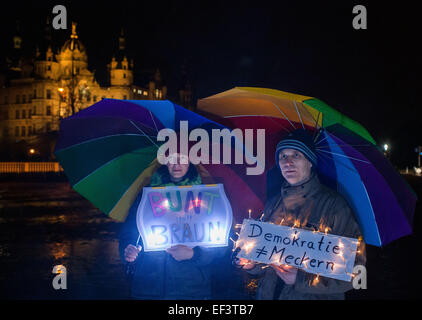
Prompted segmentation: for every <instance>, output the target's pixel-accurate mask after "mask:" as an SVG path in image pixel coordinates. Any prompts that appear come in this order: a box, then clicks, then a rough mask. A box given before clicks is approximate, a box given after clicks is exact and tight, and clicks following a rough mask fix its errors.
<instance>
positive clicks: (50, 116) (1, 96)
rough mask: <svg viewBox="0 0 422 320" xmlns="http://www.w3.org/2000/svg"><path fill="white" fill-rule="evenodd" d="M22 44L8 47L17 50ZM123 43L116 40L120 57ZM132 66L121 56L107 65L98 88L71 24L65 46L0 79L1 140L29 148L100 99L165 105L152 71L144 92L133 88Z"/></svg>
mask: <svg viewBox="0 0 422 320" xmlns="http://www.w3.org/2000/svg"><path fill="white" fill-rule="evenodd" d="M21 42H22V39H21V38H20V37H19V36H15V37H14V39H13V45H14V48H15V49H20V46H21ZM124 49H125V38H124V36H123V34H121V35H120V37H119V50H120V51H119V52H121V53H122V52H124ZM133 67H134V64H133V60H130V61H129V60H128V58H127V57H126V56H125V55H122V54H120V55H119V56H118V57H117V58H116V57H113V58H112V59H111V62H110V64H108V65H107V68H108V72H109V79H110V81H109V84H110V85H109V86H107V87H102V86H100V85H99V83H98V82H97V80H96V79H95V77H94V74H93V72H91V71H89V70H88V56H87V53H86V49H85V47H84V45H83V44H82V43H81V41H80V40H79V39H78V35H77V32H76V24H74V23H73V24H72V33H71V35H70V39H68V40H67V41H66V42H65V43H64V45H63V46H62V47H61V48H60V49H59V50H58V52H56V53H54V52H53V50H52V49H51V46H48V47H47V48H46V50H45V51H44V52H40V51H39V50H37V51H36V54H35V58H34V59H32V60H31V61H30V63H25V61H19V63H16V64H14V65H12V66H11V67H10V68H9V69H11V70H12V71H13V72H14V74H15V75H16V74H17V75H18V76H17V77H16V76H15V77H14V78H13V79H10V80H9V81H8V83H6V82H5V81H4V78H2V79H0V139H3V140H7V141H10V142H18V141H22V140H24V141H25V142H28V143H31V142H34V141H35V140H36V136H37V135H40V134H43V133H48V132H54V131H57V130H58V129H59V123H60V119H62V118H65V117H68V116H70V115H72V114H74V113H75V112H78V111H79V110H82V109H85V108H87V107H89V106H91V105H92V104H94V103H95V102H97V101H100V100H101V99H104V98H112V99H128V100H151V99H154V100H161V99H166V96H167V87H166V86H165V85H162V84H161V79H160V74H159V71H158V70H157V71H156V73H155V75H154V77H153V79H151V80H150V81H149V83H147V84H146V85H145V87H140V86H136V85H134V84H133ZM1 82H3V83H1Z"/></svg>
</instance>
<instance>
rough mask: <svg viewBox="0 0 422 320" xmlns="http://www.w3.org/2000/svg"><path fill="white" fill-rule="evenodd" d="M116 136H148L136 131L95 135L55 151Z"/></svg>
mask: <svg viewBox="0 0 422 320" xmlns="http://www.w3.org/2000/svg"><path fill="white" fill-rule="evenodd" d="M118 136H140V137H143V136H146V137H148V136H147V135H146V134H138V133H119V134H112V135H108V136H101V137H97V138H94V139H90V140H85V141H82V142H79V143H75V144H72V145H70V146H68V147H66V148H61V149H59V150H57V151H63V150H67V149H70V148H74V147H77V146H80V145H83V144H85V143H90V142H93V141H95V140H100V139H104V138H110V137H118ZM151 137H154V136H151Z"/></svg>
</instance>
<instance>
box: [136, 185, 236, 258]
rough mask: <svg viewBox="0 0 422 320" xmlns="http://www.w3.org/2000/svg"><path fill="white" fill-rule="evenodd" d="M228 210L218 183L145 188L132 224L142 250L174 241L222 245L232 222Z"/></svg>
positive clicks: (196, 244)
mask: <svg viewBox="0 0 422 320" xmlns="http://www.w3.org/2000/svg"><path fill="white" fill-rule="evenodd" d="M232 218H233V217H232V209H231V206H230V203H229V201H228V199H227V197H226V194H225V193H224V188H223V185H222V184H214V185H193V186H172V187H152V188H150V187H146V188H144V189H143V194H142V199H141V202H140V204H139V207H138V211H137V216H136V224H137V226H138V230H139V232H140V234H141V237H142V240H143V244H144V250H145V251H159V250H165V249H167V248H169V247H171V246H174V245H177V244H183V245H187V246H190V247H194V246H203V247H224V246H227V245H228V237H229V233H230V228H231V224H232Z"/></svg>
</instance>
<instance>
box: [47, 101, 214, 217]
mask: <svg viewBox="0 0 422 320" xmlns="http://www.w3.org/2000/svg"><path fill="white" fill-rule="evenodd" d="M182 120H186V121H189V125H190V127H191V128H192V129H194V128H205V129H209V128H213V127H218V128H220V127H221V125H218V124H216V123H213V122H212V121H209V120H208V119H206V118H204V117H202V116H200V115H197V114H195V113H194V112H191V111H189V110H187V109H185V108H183V107H181V106H178V105H177V104H174V103H172V102H170V101H167V100H166V101H151V100H135V101H128V100H116V99H103V100H101V101H99V102H97V103H95V104H94V105H92V106H91V107H89V108H86V109H84V110H81V111H79V112H78V113H76V114H75V115H73V116H71V117H68V118H65V119H63V120H62V121H61V123H60V132H59V138H58V141H57V144H56V148H55V152H54V153H55V155H56V158H57V159H58V161H59V163H60V165H61V166H62V167H63V169H64V172H65V174H66V176H67V177H68V180H69V182H70V184H71V185H72V187H73V189H74V190H76V191H77V192H78V193H80V194H81V195H82V196H84V197H85V198H86V199H88V200H89V201H90V202H91V203H92V204H93V205H94V206H96V207H97V208H99V209H100V210H101V211H102V212H103V213H105V214H106V215H108V216H110V217H111V218H113V219H115V220H118V221H124V220H125V219H126V216H127V214H128V210H129V208H130V206H131V204H132V203H133V201H134V200H135V198H136V195H137V194H138V192H139V191H140V190H141V189H142V188H143V187H144V186H146V185H147V184H148V183H149V181H150V178H151V176H152V175H153V174H154V172H155V171H156V170H157V169H158V168H159V167H160V166H161V164H160V163H159V162H158V161H157V159H156V157H157V150H158V148H159V147H160V145H161V144H162V143H163V142H158V141H157V134H158V132H159V131H160V130H161V129H164V128H170V129H174V130H178V129H179V128H178V127H179V123H180V121H182ZM198 170H199V173H200V174H201V175H203V176H204V177H206V176H207V175H208V173H207V172H206V170H205V169H204V168H203V167H202V166H198Z"/></svg>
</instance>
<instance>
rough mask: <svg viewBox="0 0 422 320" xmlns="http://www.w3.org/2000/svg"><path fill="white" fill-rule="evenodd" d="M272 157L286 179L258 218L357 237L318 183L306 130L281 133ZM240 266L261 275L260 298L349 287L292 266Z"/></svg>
mask: <svg viewBox="0 0 422 320" xmlns="http://www.w3.org/2000/svg"><path fill="white" fill-rule="evenodd" d="M275 156H276V163H278V165H279V168H280V170H281V174H282V176H283V177H284V179H285V181H284V182H283V184H282V187H281V193H278V194H277V195H276V196H275V197H273V198H272V199H270V200H269V201H268V203H267V204H266V207H265V209H264V215H263V218H262V221H267V222H272V223H274V224H280V225H284V226H289V227H292V226H295V227H297V228H302V229H307V230H313V231H314V230H315V231H318V230H319V231H322V232H329V233H330V234H334V235H338V236H344V237H349V238H360V237H361V232H360V229H359V226H358V224H357V222H356V220H355V217H354V215H353V212H352V210H351V209H350V207H349V205H348V204H347V202H346V200H345V199H344V198H343V197H342V196H341V195H340V194H339V193H337V192H336V191H334V190H331V189H329V188H327V187H325V186H323V185H322V184H321V183H320V182H319V179H318V175H317V157H316V152H315V145H314V141H313V140H312V137H311V136H310V134H309V133H308V132H307V131H306V130H304V129H297V130H295V131H293V132H291V133H289V134H288V135H287V136H285V137H284V138H283V139H282V140H281V141H280V142H279V143H278V144H277V148H276V153H275ZM360 246H361V247H360V248H359V251H358V252H361V253H360V254H357V255H356V261H355V263H356V264H360V265H363V264H364V263H365V261H366V259H365V256H364V254H363V253H362V252H363V247H364V244H363V242H362V241H361V242H360ZM238 264H240V265H242V266H243V269H245V270H247V271H248V272H249V273H250V274H253V275H256V276H258V277H259V284H258V289H257V299H261V300H273V299H275V300H277V299H278V300H288V299H294V300H302V299H306V300H309V299H344V293H345V292H346V291H348V290H350V289H352V283H351V282H346V281H342V280H336V279H332V278H328V277H322V276H319V275H315V274H311V273H307V272H305V271H304V270H303V269H298V268H296V267H293V266H287V265H280V266H277V265H273V264H271V265H270V267H265V266H263V265H258V264H255V263H254V262H252V261H248V260H245V259H240V261H238Z"/></svg>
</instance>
